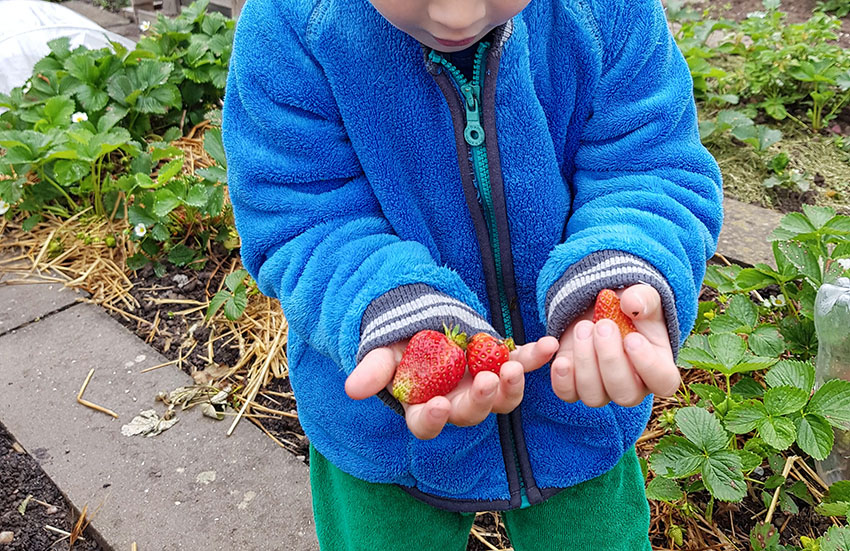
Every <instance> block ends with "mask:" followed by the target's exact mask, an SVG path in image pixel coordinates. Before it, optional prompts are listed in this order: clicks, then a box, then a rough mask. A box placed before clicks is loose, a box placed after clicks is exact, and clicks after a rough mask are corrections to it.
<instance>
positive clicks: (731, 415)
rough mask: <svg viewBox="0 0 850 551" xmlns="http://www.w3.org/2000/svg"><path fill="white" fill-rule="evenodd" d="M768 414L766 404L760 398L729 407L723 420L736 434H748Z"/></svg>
mask: <svg viewBox="0 0 850 551" xmlns="http://www.w3.org/2000/svg"><path fill="white" fill-rule="evenodd" d="M767 416H768V414H767V409H765V407H764V404H762V403H761V402H759V401H758V400H747V401H746V402H742V403H740V404H737V405H735V406H732V407H731V408H729V411H728V412H727V413H726V417H725V418H724V419H723V422H724V424H725V425H726V428H727V429H728V430H730V431H732V432H734V433H735V434H746V433H748V432H751V431H753V430H755V428H756V427H757V426H758V424H759V423H760V422H761V421H762V420H764V419H766V418H767Z"/></svg>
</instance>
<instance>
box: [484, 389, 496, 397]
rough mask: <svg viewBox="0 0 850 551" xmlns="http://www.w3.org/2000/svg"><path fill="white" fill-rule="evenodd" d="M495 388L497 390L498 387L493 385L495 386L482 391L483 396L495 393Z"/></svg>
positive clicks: (490, 395)
mask: <svg viewBox="0 0 850 551" xmlns="http://www.w3.org/2000/svg"><path fill="white" fill-rule="evenodd" d="M497 390H498V387H495V386H494V387H493V388H488V389H487V390H485V391H484V397H485V398H490V397H492V396H493V395H494V394H496V391H497Z"/></svg>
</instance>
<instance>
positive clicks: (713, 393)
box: [688, 383, 726, 406]
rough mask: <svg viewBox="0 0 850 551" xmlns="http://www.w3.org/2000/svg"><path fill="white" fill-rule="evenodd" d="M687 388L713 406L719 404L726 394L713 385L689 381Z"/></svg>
mask: <svg viewBox="0 0 850 551" xmlns="http://www.w3.org/2000/svg"><path fill="white" fill-rule="evenodd" d="M688 388H690V389H691V391H692V392H693V393H694V394H696V395H697V396H699V397H700V398H702V399H703V400H707V401H709V402H711V403H712V404H713V405H714V406H717V404H720V403H721V402H723V401H724V400H725V399H726V394H725V393H724V392H723V391H722V390H720V389H719V388H717V387H716V386H714V385H706V384H703V383H691V384H690V385H688Z"/></svg>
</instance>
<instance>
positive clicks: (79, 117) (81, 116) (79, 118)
mask: <svg viewBox="0 0 850 551" xmlns="http://www.w3.org/2000/svg"><path fill="white" fill-rule="evenodd" d="M87 120H89V116H88V115H87V114H85V113H83V112H82V111H77V112H76V113H74V114H73V115H71V122H83V121H87Z"/></svg>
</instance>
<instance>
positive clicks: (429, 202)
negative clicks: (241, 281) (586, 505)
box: [224, 0, 722, 511]
mask: <svg viewBox="0 0 850 551" xmlns="http://www.w3.org/2000/svg"><path fill="white" fill-rule="evenodd" d="M430 53H431V52H430V51H428V49H427V48H424V47H423V46H422V45H421V44H419V43H418V42H417V41H416V40H415V39H413V38H412V37H410V36H408V35H406V34H405V33H403V32H401V31H399V30H397V29H396V28H394V27H393V26H392V25H390V23H388V22H387V21H386V20H385V19H384V18H383V17H381V15H380V14H379V13H378V12H377V11H376V10H375V9H374V8H373V7H372V6H371V4H370V3H369V2H368V1H367V0H248V2H247V4H246V6H245V8H244V11H243V12H242V15H241V19H240V20H239V23H238V25H237V30H236V39H235V44H234V50H233V56H232V59H231V68H230V75H229V78H228V82H227V93H226V97H225V104H224V143H225V148H226V152H227V157H228V171H229V175H228V181H229V185H230V195H231V200H232V202H233V208H234V214H235V217H236V225H237V229H238V231H239V234H240V236H241V238H242V257H243V261H244V264H245V266H246V268H247V269H248V270H249V272H250V273H251V274H252V275H253V276H254V277H255V279H256V280H257V283H258V285H259V287H260V289H261V291H262V292H263V293H265V294H267V295H269V296H272V297H277V298H278V299H279V300H280V303H281V305H282V307H283V311H284V313H285V315H286V317H287V319H288V321H289V325H290V332H289V341H288V350H287V352H288V360H289V373H290V379H291V383H292V386H293V389H294V392H295V396H296V399H297V401H298V412H299V418H300V421H301V424H302V426H303V428H304V430H305V432H306V434H307V435H308V437H309V438H310V441H311V443H312V444H313V445H315V446H316V448H317V449H318V451H320V452H321V453H322V454H323V455H324V456H325V457H327V458H328V459H330V460H331V461H332V462H333V463H334V464H335V465H337V466H338V467H339V468H341V469H342V470H344V471H346V472H348V473H350V474H352V475H354V476H356V477H359V478H361V479H364V480H367V481H372V482H386V483H395V484H399V485H401V486H402V487H403V488H405V489H406V490H408V491H409V492H410V493H412V494H413V495H415V496H417V497H419V498H421V499H423V500H425V501H427V502H430V503H433V504H435V505H437V506H439V507H443V508H447V509H451V510H459V511H474V510H498V509H509V508H515V507H518V506H520V504H521V503H523V502H526V503H531V504H534V503H537V502H540V501H542V500H544V499H545V498H546V497H548V496H550V495H552V494H554V493H555V492H557V491H558V490H559V489H560V488H564V487H568V486H572V485H575V484H578V483H580V482H582V481H585V480H588V479H590V478H593V477H595V476H597V475H599V474H602V473H604V472H606V471H607V470H608V469H610V468H611V467H613V466H614V465H615V464H616V463H617V461H618V460H619V458H620V457H621V456H622V454H623V453H624V451H625V450H627V449H628V448H629V447H630V446H631V445H632V444H633V443H634V442H635V440H636V439H637V438H638V436H639V435H640V434H641V432H642V431H643V429H644V427H645V424H646V421H647V419H648V416H649V413H650V409H651V402H652V400H651V397H648V398H647V399H646V400H645V401H644V402H643V403H642V404H640V405H639V406H636V407H633V408H624V407H620V406H618V405H615V404H610V405H608V406H605V407H602V408H596V409H593V408H588V407H586V406H584V405H583V404H581V403H575V404H569V403H565V402H563V401H561V400H560V399H558V398H557V397H556V396H555V394H554V393H553V391H552V389H551V385H550V380H549V370H548V367H547V368H543V369H540V370H538V371H535V372H533V373H529V374H528V376H527V382H526V389H525V397H524V399H523V402H522V405H521V406H520V407H519V408H518V409H517V410H515V411H514V412H513V413H511V414H510V415H490V416H489V417H488V418H487V419H486V420H485V421H484V422H482V423H480V424H479V425H476V426H473V427H462V428H461V427H456V426H452V425H448V426H447V427H446V428H445V430H444V431H443V432H442V433H441V435H440V436H439V437H437V438H435V439H433V440H428V441H420V440H417V439H416V438H415V437H414V436H412V435H411V434H410V432H409V431H408V429H407V427H406V425H405V421H404V419H403V417H402V416H401V415H399V414H398V412H397V405H398V404H397V403H394V401H393V400H392V398H391V397H388V395H386V394H384V395H383V396H382V397H381V398H380V399H379V398H378V397H374V398H370V399H367V400H364V401H361V402H355V401H353V400H351V399H350V398H348V397H347V396H346V394H345V392H344V383H345V378H346V376H347V375H348V374H349V373H351V371H352V370H353V368H354V367H355V365H356V363H357V361H358V359H360V358H362V357H363V355H364V354H365V353H366V352H368V351H369V350H371V349H372V348H374V347H376V346H381V345H384V344H387V343H390V342H393V341H394V340H398V339H400V338H405V337H409V336H410V335H412V334H413V333H414V332H415V331H416V330H419V329H421V328H424V327H432V328H439V327H441V326H442V323H443V322H446V321H448V322H449V323H456V324H458V325H461V326H462V327H463V328H464V329H466V330H474V331H488V332H491V333H494V334H495V333H499V334H505V333H507V332H510V333H511V334H512V335H513V337H514V338H515V339H516V340H517V341H518V342H519V343H520V344H521V343H523V342H531V341H535V340H537V339H539V338H540V337H542V336H544V335H545V334H547V333H548V334H552V335H560V333H561V332H562V331H563V329H564V327H566V326H567V325H568V324H569V323H570V322H572V321H573V320H574V319H575V318H576V316H577V315H579V314H580V313H581V312H583V311H584V310H585V309H586V308H588V307H589V306H590V305H591V303H592V301H593V297H594V296H595V294H596V291H598V290H599V289H601V288H603V287H618V286H624V285H630V284H633V283H637V282H645V283H648V284H650V285H653V286H654V287H655V288H656V289H658V290H659V293H661V295H662V300H663V305H664V308H665V313H666V315H667V325H668V330H669V332H670V336H671V341H672V343H673V345H674V348H677V347H678V345H679V343H680V341H681V340H683V339H684V337H685V336H686V335H687V334H688V332H689V331H690V329H691V327H692V325H693V322H694V319H695V316H696V305H697V293H698V291H699V286H700V282H701V281H702V277H703V274H704V268H705V262H706V259H707V258H708V257H709V256H710V255H711V254H712V253H713V251H714V249H715V246H716V241H717V236H718V233H719V231H720V225H721V219H722V211H721V184H720V174H719V170H718V168H717V165H716V163H715V162H714V160H713V159H712V158H711V156H710V155H709V154H708V153H707V151H706V150H705V149H704V148H703V147H702V146H701V144H700V141H699V135H698V131H697V119H696V113H695V106H694V101H693V95H692V87H691V86H692V83H691V79H690V74H689V72H688V67H687V65H686V64H685V61H684V60H683V58H682V56H681V54H680V53H679V51H678V49H677V48H676V45H675V43H674V41H673V40H672V38H671V36H670V34H669V31H668V29H667V25H666V21H665V17H664V12H663V9H662V7H661V4H660V2H659V1H658V0H532V1H531V3H530V4H529V5H528V6H527V7H526V8H525V9H524V10H523V11H522V12H521V13H520V14H519V15H518V16H516V17H515V18H514V19H513V20H512V21H509V22H508V23H506V24H505V25H502V26H500V27H498V28H497V29H495V30H494V32H493V33H492V44H491V45H490V47H489V50H488V51H487V53H486V59H485V74H484V79H483V83H482V85H483V88H482V91H481V99H480V105H479V107H480V113H481V125H482V128H483V130H482V131H483V132H484V134H485V142H484V144H483V145H484V147H485V150H486V159H487V164H486V165H485V166H486V167H487V168H486V170H485V172H486V173H487V176H488V178H487V179H488V180H489V182H487V189H488V193H486V194H481V193H480V189H479V188H480V186H481V185H482V182H481V179H482V178H481V177H480V175H479V176H477V177H473V172H474V171H473V170H472V169H471V165H470V143H469V141H468V139H465V138H464V130H465V125H466V122H467V121H465V116H466V110H465V107H468V106H465V104H464V96H463V95H462V94H459V93H458V92H459V90H458V85H457V83H456V82H455V81H454V80H453V79H452V78H450V75H449V74H448V73H449V72H450V71H448V70H447V68H446V66H444V65H441V64H440V63H438V62H436V61H435V59H437V58H435V57H434V56H429V54H430ZM388 406H389V407H388Z"/></svg>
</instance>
